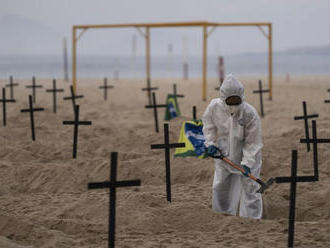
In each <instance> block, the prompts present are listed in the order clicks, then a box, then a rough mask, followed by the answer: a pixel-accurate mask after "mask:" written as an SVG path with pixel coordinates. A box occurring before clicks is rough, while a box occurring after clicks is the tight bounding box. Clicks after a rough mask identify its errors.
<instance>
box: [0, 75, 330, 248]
mask: <svg viewBox="0 0 330 248" xmlns="http://www.w3.org/2000/svg"><path fill="white" fill-rule="evenodd" d="M258 79H259V78H257V77H243V78H240V80H241V81H242V82H243V83H244V85H245V88H246V89H245V92H246V100H247V101H248V102H249V103H251V104H252V105H253V106H255V107H256V108H257V109H259V96H258V95H256V94H252V91H253V90H255V89H257V87H258ZM7 81H8V80H4V79H3V80H0V85H2V86H3V85H4V84H5V83H8V82H7ZM15 81H17V82H19V83H20V86H19V87H17V88H16V90H15V98H16V99H17V100H18V102H17V103H15V104H13V103H8V104H7V126H6V127H2V126H1V127H0V147H1V148H0V247H1V248H23V247H24V248H27V247H29V248H32V247H34V248H37V247H47V248H51V247H54V248H62V247H63V248H64V247H85V248H96V247H97V248H100V247H107V239H108V238H107V237H108V202H109V193H108V190H106V189H100V190H87V184H88V182H92V181H93V182H96V181H105V180H109V174H110V169H109V168H110V152H118V153H119V156H118V176H117V179H118V180H132V179H141V183H142V185H141V187H125V188H119V189H118V190H117V215H116V222H117V223H116V247H125V248H126V247H127V248H128V247H144V248H147V247H150V248H151V247H153V248H154V247H187V248H188V247H235V248H243V247H287V238H288V234H287V232H288V215H289V184H277V185H273V186H272V187H271V188H270V189H269V190H268V191H267V192H266V193H265V194H264V195H263V200H264V218H263V219H262V220H253V219H248V218H240V217H236V216H224V215H223V214H218V213H214V212H213V211H212V210H211V199H212V181H213V170H214V168H213V166H214V165H213V160H212V159H204V160H199V159H197V158H174V157H173V154H174V150H172V151H171V176H172V203H167V201H166V191H165V162H164V151H163V150H151V149H150V144H156V143H163V140H164V138H163V123H164V121H163V118H164V109H160V110H159V120H160V132H159V133H155V131H154V120H153V112H152V110H151V109H145V108H144V105H146V104H147V98H146V93H145V92H142V91H141V88H142V87H145V82H144V80H120V81H118V82H111V81H110V80H109V83H111V84H113V85H114V86H115V88H114V89H112V90H109V94H108V101H107V102H105V101H104V100H103V92H102V91H101V90H100V89H98V86H100V85H101V84H102V83H103V82H102V79H98V80H92V79H91V80H87V79H85V80H80V81H79V82H78V94H83V95H84V96H85V97H84V98H83V99H79V100H77V103H79V105H80V119H81V120H89V121H92V122H93V124H92V126H80V127H79V139H78V155H77V156H78V157H77V159H72V140H73V138H72V137H73V127H72V126H63V125H62V121H63V120H72V119H73V109H72V104H71V102H70V101H63V96H68V95H69V85H70V84H69V83H66V82H63V81H60V80H59V81H58V87H61V88H65V93H60V94H58V109H57V112H58V113H57V114H54V113H53V112H52V95H51V94H49V93H46V92H45V88H51V87H52V81H51V79H38V78H37V83H38V84H42V85H44V89H37V104H36V106H37V107H44V108H46V110H45V111H44V112H36V113H35V125H36V139H37V140H36V141H34V142H32V140H31V131H30V119H29V114H28V113H20V109H23V108H26V107H27V100H28V94H30V92H31V90H30V89H26V88H25V85H27V84H31V80H15ZM329 81H330V76H292V77H291V81H290V82H285V78H284V77H275V78H274V82H273V85H274V93H273V94H274V95H273V100H272V101H269V100H268V97H267V96H266V95H265V97H264V104H265V107H264V108H265V114H266V115H265V117H264V118H263V119H262V128H263V141H264V148H263V167H262V178H264V179H268V178H270V177H274V176H290V171H291V150H293V149H296V150H298V175H313V157H312V152H309V153H307V152H306V144H300V143H299V140H300V138H304V125H303V121H294V120H293V117H294V116H297V115H302V101H303V100H305V101H307V108H308V113H309V114H314V113H318V114H319V115H320V117H319V118H318V119H317V128H318V137H319V138H330V128H329V125H330V104H328V105H327V104H324V102H323V101H324V99H330V95H329V93H327V92H326V90H327V89H328V88H330V83H329ZM174 82H176V83H177V88H178V93H180V94H184V95H185V98H180V99H179V105H180V110H181V112H182V116H181V117H178V118H176V119H173V120H171V121H170V122H169V128H170V141H171V142H177V141H178V137H179V132H180V127H181V124H182V122H183V121H184V120H190V119H191V118H192V106H193V105H196V106H197V117H201V116H202V114H203V112H204V110H205V108H206V106H207V105H208V103H209V102H210V100H211V99H212V98H215V97H218V92H217V91H214V87H216V86H217V83H216V80H215V79H213V80H212V79H209V82H208V100H207V101H206V102H204V101H202V100H201V82H200V80H199V79H195V80H194V79H191V80H188V81H182V80H156V79H155V80H153V82H152V84H153V86H158V87H160V90H158V91H157V93H156V95H157V101H158V103H162V104H163V103H165V99H166V95H167V93H170V92H172V84H173V83H174ZM264 87H265V88H267V86H266V85H264ZM8 95H9V91H8V90H7V96H8ZM1 122H2V119H1ZM310 126H311V122H310ZM318 152H319V174H320V180H319V181H318V182H313V183H298V186H297V200H296V229H295V246H296V247H309V248H311V247H330V235H329V233H330V178H329V175H330V164H329V163H330V144H319V146H318Z"/></svg>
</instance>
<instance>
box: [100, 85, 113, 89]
mask: <svg viewBox="0 0 330 248" xmlns="http://www.w3.org/2000/svg"><path fill="white" fill-rule="evenodd" d="M113 87H114V86H113V85H107V86H99V88H100V89H104V88H106V89H111V88H113Z"/></svg>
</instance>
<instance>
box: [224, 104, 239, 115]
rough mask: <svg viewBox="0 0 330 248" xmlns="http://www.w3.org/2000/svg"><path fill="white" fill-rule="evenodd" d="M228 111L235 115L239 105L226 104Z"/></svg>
mask: <svg viewBox="0 0 330 248" xmlns="http://www.w3.org/2000/svg"><path fill="white" fill-rule="evenodd" d="M227 107H228V110H229V113H230V114H232V115H236V114H237V113H238V112H239V110H240V109H241V106H240V105H227Z"/></svg>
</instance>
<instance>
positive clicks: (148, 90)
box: [142, 78, 158, 105]
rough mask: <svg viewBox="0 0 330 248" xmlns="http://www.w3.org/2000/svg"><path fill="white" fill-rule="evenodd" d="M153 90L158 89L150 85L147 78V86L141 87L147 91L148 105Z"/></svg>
mask: <svg viewBox="0 0 330 248" xmlns="http://www.w3.org/2000/svg"><path fill="white" fill-rule="evenodd" d="M153 90H158V87H151V82H150V79H149V78H148V79H147V87H146V88H143V89H142V91H147V92H148V103H149V105H151V103H152V101H151V91H153Z"/></svg>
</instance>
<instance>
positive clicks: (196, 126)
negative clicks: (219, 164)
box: [174, 120, 207, 158]
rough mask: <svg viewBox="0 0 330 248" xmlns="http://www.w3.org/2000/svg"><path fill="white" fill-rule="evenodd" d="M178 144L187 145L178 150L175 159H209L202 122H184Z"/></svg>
mask: <svg viewBox="0 0 330 248" xmlns="http://www.w3.org/2000/svg"><path fill="white" fill-rule="evenodd" d="M178 142H179V143H185V144H186V146H185V147H180V148H176V150H175V154H174V156H175V157H198V158H206V157H207V153H206V148H205V146H204V142H205V138H204V135H203V122H202V121H201V120H197V121H185V122H183V124H182V127H181V131H180V137H179V141H178Z"/></svg>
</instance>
